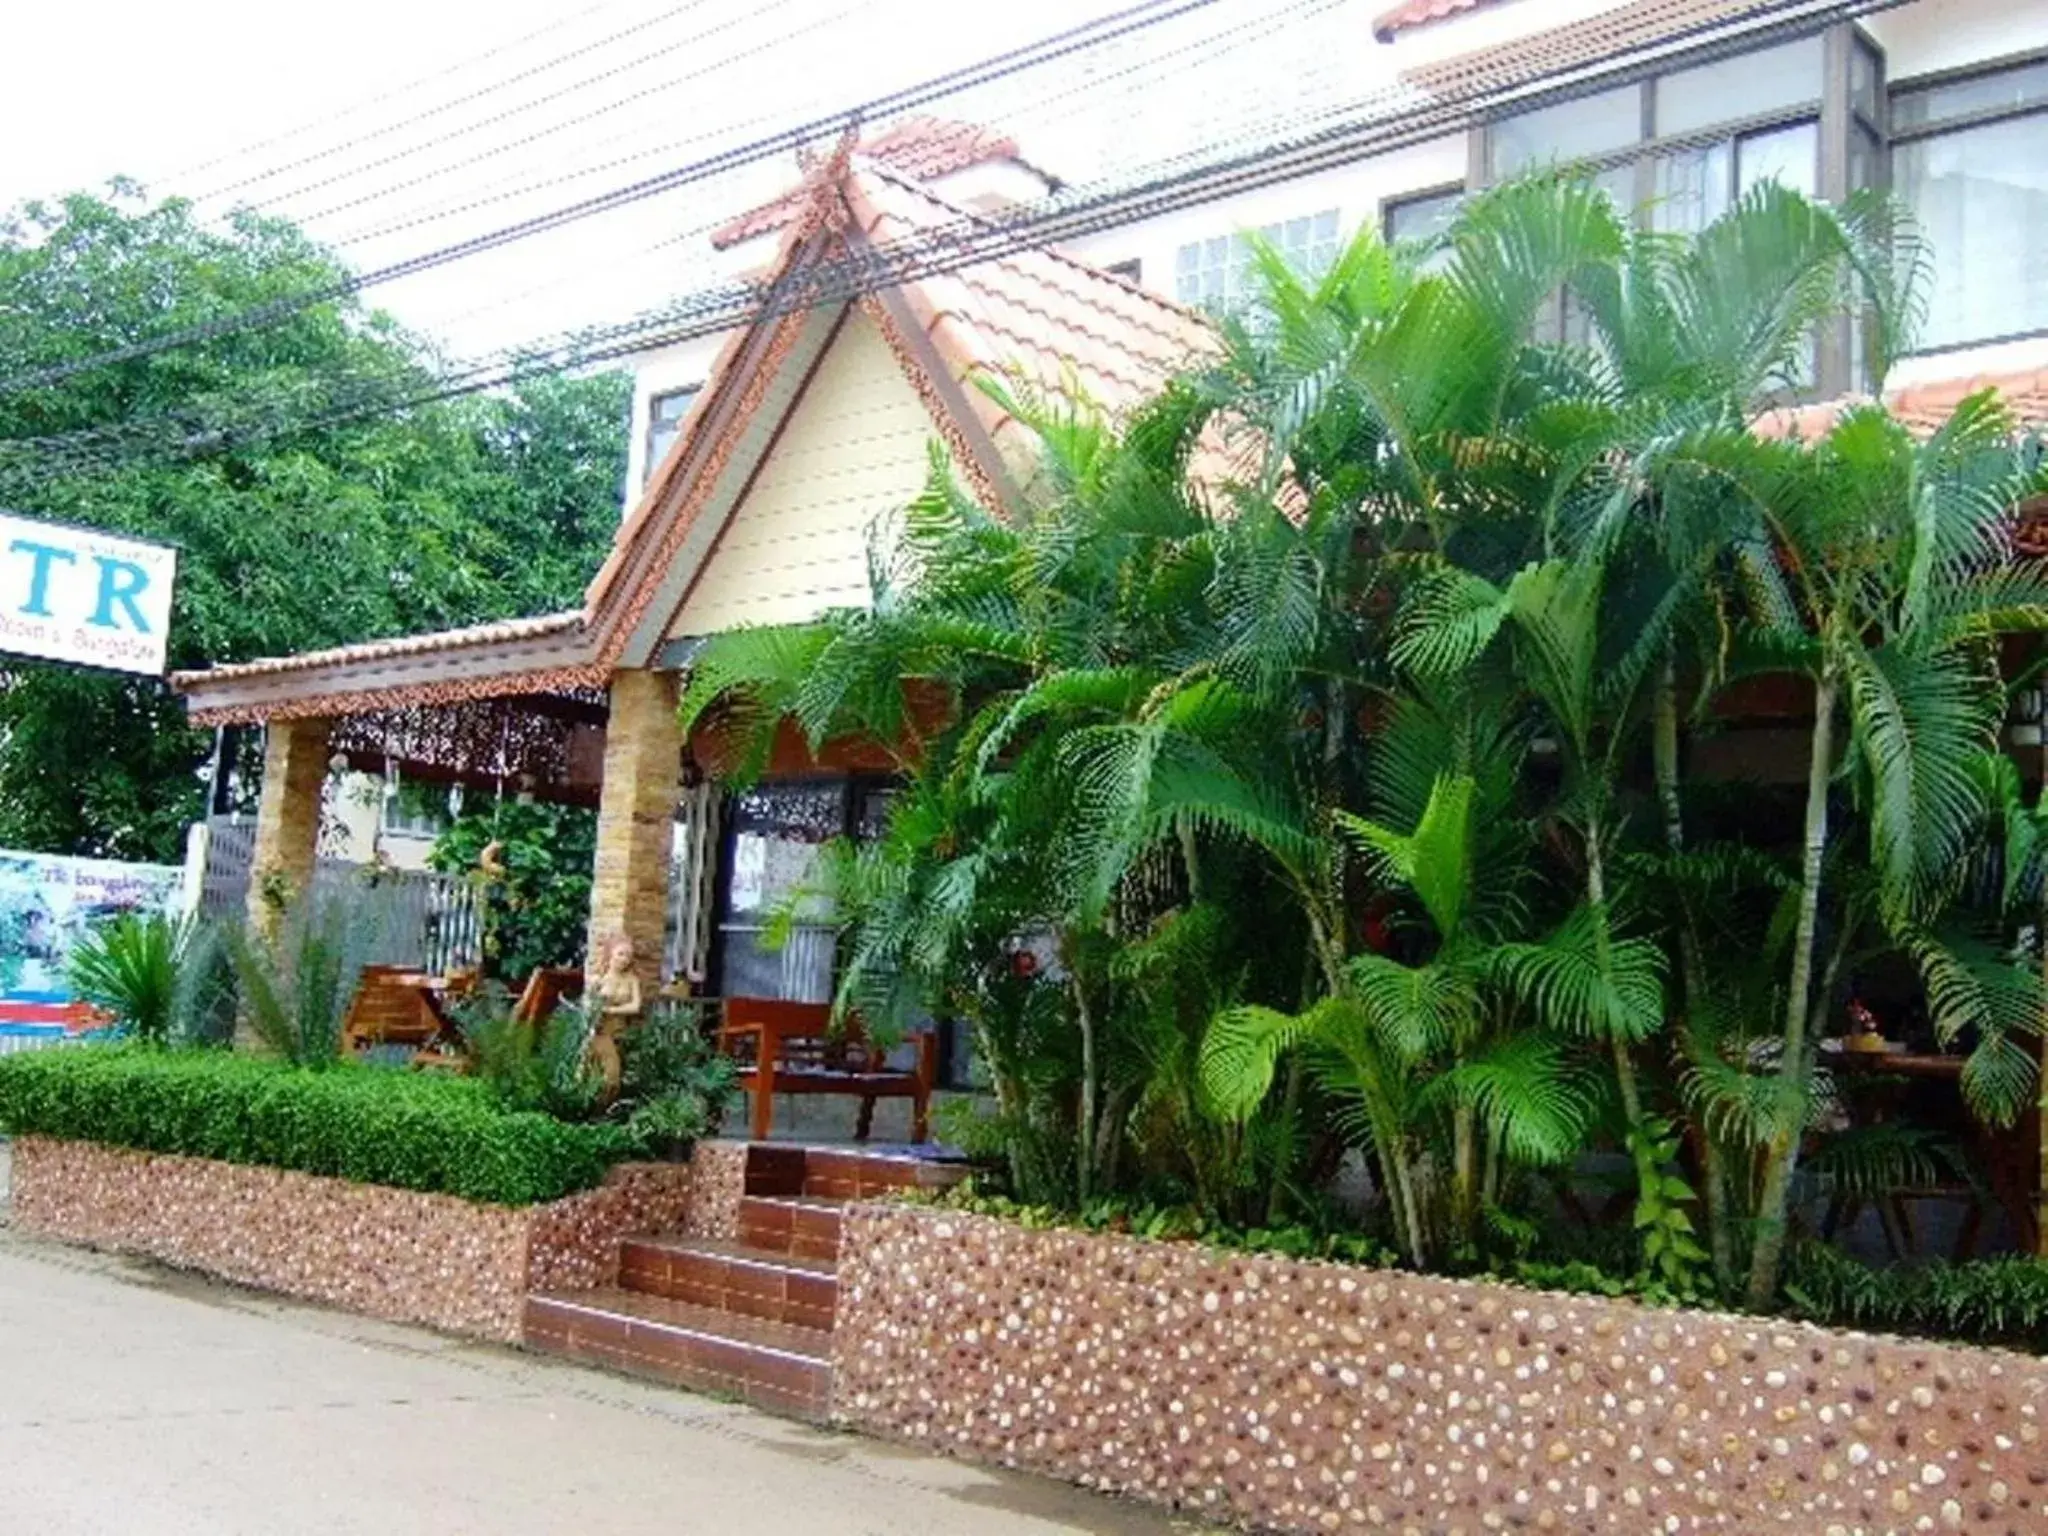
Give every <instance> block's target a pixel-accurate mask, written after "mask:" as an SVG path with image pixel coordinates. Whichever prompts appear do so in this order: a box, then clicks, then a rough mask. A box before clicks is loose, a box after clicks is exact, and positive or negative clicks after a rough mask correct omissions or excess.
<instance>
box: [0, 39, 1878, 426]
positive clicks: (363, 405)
mask: <svg viewBox="0 0 2048 1536" xmlns="http://www.w3.org/2000/svg"><path fill="white" fill-rule="evenodd" d="M1865 8H1867V5H1865V4H1861V3H1859V0H1822V3H1821V4H1819V5H1815V4H1813V3H1812V0H1786V3H1784V4H1783V5H1781V6H1779V7H1777V8H1776V9H1778V10H1782V11H1793V12H1799V11H1803V12H1805V13H1806V14H1805V15H1804V16H1803V17H1795V18H1794V20H1793V21H1792V22H1791V23H1790V25H1798V24H1800V22H1801V21H1805V22H1811V21H1813V20H1814V19H1816V18H1823V19H1824V18H1826V17H1827V16H1829V15H1831V14H1833V15H1839V14H1848V13H1853V12H1854V11H1857V10H1861V9H1865ZM1578 72H1579V71H1578V70H1577V68H1576V67H1571V68H1567V69H1564V70H1557V71H1550V72H1546V73H1541V74H1537V75H1533V76H1531V77H1529V78H1527V79H1525V80H1520V81H1517V82H1515V83H1513V84H1512V85H1511V86H1509V87H1506V88H1504V89H1505V90H1506V91H1507V92H1508V93H1510V94H1512V95H1513V96H1515V97H1517V98H1520V97H1526V96H1529V95H1534V94H1538V93H1540V92H1542V91H1543V90H1545V89H1547V88H1550V87H1552V86H1554V84H1555V83H1556V80H1557V79H1558V78H1560V77H1569V76H1573V75H1575V74H1577V73H1578ZM1499 94H1500V93H1499V92H1474V93H1471V94H1469V95H1468V96H1465V97H1460V98H1455V99H1452V98H1444V99H1439V100H1437V101H1435V102H1432V103H1428V104H1424V105H1421V106H1418V105H1416V104H1415V103H1413V102H1412V101H1411V100H1409V99H1408V98H1407V97H1406V95H1405V93H1399V92H1396V93H1391V94H1390V93H1385V92H1382V93H1378V94H1376V95H1375V96H1372V97H1368V98H1365V99H1364V101H1363V102H1360V103H1354V104H1351V105H1348V106H1346V107H1343V108H1335V109H1329V110H1326V111H1322V112H1316V113H1311V114H1308V115H1307V116H1306V117H1305V118H1303V119H1300V120H1298V123H1299V131H1297V132H1295V133H1294V134H1293V135H1292V136H1291V137H1289V138H1286V139H1281V140H1274V139H1271V138H1266V139H1261V140H1259V141H1256V142H1252V141H1249V140H1246V139H1240V140H1238V141H1236V142H1235V143H1231V144H1226V145H1222V146H1211V147H1210V148H1209V149H1208V150H1206V151H1201V152H1197V153H1195V154H1193V155H1182V156H1178V157H1174V158H1172V159H1170V160H1168V161H1165V162H1162V163H1161V164H1160V165H1159V166H1158V167H1157V168H1156V171H1155V174H1154V175H1152V176H1151V177H1150V179H1148V180H1146V181H1144V182H1142V183H1140V184H1137V185H1135V186H1133V185H1119V184H1111V185H1108V186H1098V187H1096V188H1094V189H1091V190H1089V191H1088V192H1086V193H1080V192H1078V191H1076V190H1075V189H1069V190H1068V191H1066V192H1062V193H1060V194H1057V195H1055V196H1054V197H1052V198H1048V199H1045V200H1042V201H1041V202H1039V203H1036V204H1027V205H1023V206H1021V207H1020V208H1018V209H1016V210H1014V211H1012V212H1011V213H1008V214H1004V215H982V214H968V213H964V212H963V213H962V214H961V215H960V216H959V217H958V218H956V219H954V220H953V221H952V222H950V223H949V224H947V225H944V226H939V227H935V228H933V229H929V230H926V231H922V232H920V233H919V234H918V235H917V236H915V237H912V238H910V239H908V240H904V241H899V242H897V243H896V244H895V245H893V246H891V247H886V248H870V249H869V250H867V251H864V252H862V253H861V254H859V255H858V256H855V257H849V258H846V259H844V260H841V261H838V262H835V263H828V264H821V265H819V266H816V267H813V268H809V269H806V270H805V271H804V272H803V273H800V274H798V275H797V277H796V278H795V280H793V281H790V282H786V283H783V284H780V285H777V286H770V285H768V284H765V283H763V282H759V281H753V282H739V283H731V284H726V285H720V286H716V287H713V288H710V289H706V290H700V291H699V292H698V293H695V294H692V295H689V296H687V297H686V298H685V299H683V300H681V301H678V303H676V304H674V305H671V306H668V307H667V308H665V309H663V310H661V311H658V312H655V313H653V314H651V315H647V316H642V317H638V318H636V319H634V320H630V321H626V322H622V323H620V324H617V325H613V326H609V327H598V328H592V329H589V330H586V331H583V332H580V333H577V334H575V335H573V336H570V337H565V338H561V339H559V340H557V341H556V342H554V343H552V344H544V345H542V346H539V347H536V348H533V349H528V350H525V351H523V352H519V353H505V354H501V355H500V358H499V359H498V360H495V361H485V362H481V363H479V364H477V365H476V366H474V367H472V368H470V369H468V370H465V371H463V372H460V373H457V374H454V375H451V376H448V377H446V378H444V379H442V380H439V381H437V382H436V383H435V384H434V385H433V386H432V387H431V388H428V389H425V390H423V391H420V392H417V393H414V394H410V395H404V396H401V397H399V398H396V399H392V398H389V397H386V396H381V395H380V393H379V392H378V391H370V392H366V393H365V394H364V395H362V396H361V397H360V398H359V399H357V400H356V401H353V402H344V403H343V404H341V405H340V406H338V407H337V408H336V409H334V410H332V411H330V412H328V413H327V414H325V415H322V416H318V417H314V418H311V419H307V420H301V421H296V422H294V421H288V420H273V421H271V422H269V423H261V422H259V423H255V424H252V425H251V426H248V427H229V428H223V427H220V426H218V425H217V424H203V423H201V424H195V423H193V422H192V419H191V418H190V417H183V418H176V419H172V418H156V419H154V420H153V421H151V422H132V423H115V424H111V425H110V426H108V427H105V428H97V429H86V430H84V431H83V432H80V433H75V434H63V435H59V436H57V437H55V438H44V439H15V440H13V441H12V442H4V443H0V447H4V448H12V449H15V450H17V451H18V450H23V449H29V450H40V451H47V452H50V453H52V454H54V455H67V454H68V455H69V457H70V459H71V462H72V463H73V464H74V465H85V464H90V463H101V462H110V461H109V460H107V459H106V458H105V457H104V456H96V455H93V454H92V453H91V451H90V449H87V448H86V447H85V443H86V442H87V441H89V440H108V439H110V438H112V437H115V436H118V435H120V434H124V433H126V434H129V435H133V434H134V433H135V432H136V431H137V430H149V429H151V428H156V429H165V428H168V429H170V430H174V431H177V430H187V429H188V428H189V427H193V426H195V425H196V426H203V428H204V430H203V432H202V433H201V435H200V436H198V437H196V438H192V439H188V441H187V442H186V443H184V444H183V445H178V446H180V447H181V450H182V451H188V452H192V453H195V454H196V453H202V452H216V451H226V450H227V449H230V448H233V447H236V446H240V445H241V444H243V443H246V442H251V441H258V440H261V439H263V438H265V437H269V436H278V435H289V434H295V433H301V432H306V431H315V430H320V429H322V428H324V427H327V426H332V425H338V424H342V423H344V422H346V421H349V420H355V419H360V418H361V417H364V416H367V415H373V414H379V413H382V412H387V411H396V410H403V409H408V408H412V407H414V406H418V405H422V404H427V403H430V402H432V401H436V400H444V399H450V398H455V397H458V396H461V395H467V394H475V393H479V392H481V391H484V390H489V389H494V388H502V387H504V386H505V385H507V384H511V383H517V382H520V381H522V380H523V379H525V378H530V377H533V376H535V375H537V374H541V373H547V372H559V371H563V370H564V369H567V368H571V367H578V366H588V365H589V364H592V363H595V362H601V361H608V360H611V359H614V358H616V357H620V356H626V355H630V354H632V353H636V352H641V351H645V350H648V349H650V348H652V347H656V346H664V345H671V344H674V343H677V342H681V341H686V340H692V339H697V338H700V337H703V336H707V335H714V334H718V333H720V332H724V331H729V330H732V329H734V328H735V327H736V326H738V325H741V324H745V323H754V322H758V321H759V320H760V319H762V318H765V317H769V316H773V315H778V314H783V313H788V312H789V311H790V310H792V309H794V308H801V307H811V306H815V305H817V304H820V303H827V302H837V301H839V300H843V299H848V298H851V297H858V296H860V295H862V294H865V293H869V292H873V291H875V290H876V289H878V288H883V287H889V286H894V285H897V284H900V283H903V282H907V281H913V280H917V279H920V278H924V277H930V276H938V275H942V274H943V273H946V272H951V271H955V270H958V269H960V268H962V267H966V266H971V265H976V264H979V263H983V262H988V261H994V260H1000V259H1002V258H1003V257H1005V256H1007V255H1011V254H1016V253H1020V252H1023V251H1029V250H1039V249H1042V248H1043V247H1044V246H1046V245H1047V244H1049V243H1051V242H1054V241H1059V240H1071V239H1076V238H1080V237H1083V236H1086V235H1089V234H1093V233H1097V232H1100V231H1101V230H1105V229H1109V228H1115V227H1118V226H1121V225H1124V224H1128V223H1132V222H1137V221H1141V220H1144V219H1148V218H1154V217H1158V216H1159V215H1161V214H1163V213H1169V212H1173V211H1176V210H1178V209H1181V208H1185V207H1188V206H1193V205H1196V204H1199V203H1205V202H1209V201H1212V200H1214V199H1215V198H1216V197H1217V196H1219V195H1229V194H1231V193H1235V192H1239V191H1246V190H1250V189H1253V188H1255V187H1259V186H1264V185H1269V184H1272V183H1274V182H1278V181H1284V180H1291V179H1294V178H1296V177H1298V176H1302V175H1306V174H1309V173H1311V172H1313V171H1315V170H1319V169H1324V168H1327V167H1328V166H1330V165H1333V164H1341V163H1345V162H1347V161H1350V160H1355V159H1357V158H1360V157H1362V156H1363V155H1366V154H1369V153H1375V152H1385V151H1386V150H1389V149H1393V148H1398V147H1401V146H1402V145H1405V144H1408V143H1412V142H1417V141H1420V140H1424V139H1428V138H1434V137H1440V136H1441V135H1442V134H1444V133H1445V132H1447V131H1451V130H1453V129H1455V128H1456V127H1459V126H1462V125H1463V123H1464V121H1465V119H1466V117H1467V115H1468V114H1469V112H1470V110H1471V109H1472V107H1473V106H1474V105H1476V104H1478V103H1480V102H1483V101H1487V100H1490V99H1493V98H1494V97H1496V96H1497V95H1499ZM1395 98H1398V99H1395ZM1374 106H1378V107H1382V108H1386V109H1387V110H1386V111H1384V112H1383V113H1382V114H1381V115H1380V116H1378V117H1366V118H1363V119H1360V118H1358V117H1356V116H1355V114H1356V113H1357V112H1358V111H1359V110H1361V109H1364V108H1370V107H1374ZM1333 118H1334V119H1338V121H1336V122H1335V123H1334V125H1328V123H1329V120H1330V119H1333ZM1317 123H1324V124H1326V126H1322V127H1315V126H1313V125H1315V124H1317ZM1219 148H1220V149H1223V150H1227V151H1228V153H1225V154H1222V155H1221V156H1220V157H1217V150H1218V149H1219ZM1189 162H1193V163H1189ZM889 174H890V175H892V176H895V173H889ZM895 179H898V180H902V179H903V178H901V177H900V176H896V177H895ZM906 184H911V183H906ZM911 185H914V184H911ZM920 195H926V196H929V195H930V194H922V193H921V194H920ZM939 201H943V200H942V199H941V200H939ZM1053 259H1056V260H1058V259H1064V258H1060V257H1058V256H1057V255H1054V256H1053ZM388 382H389V381H388V380H381V381H380V383H382V384H388Z"/></svg>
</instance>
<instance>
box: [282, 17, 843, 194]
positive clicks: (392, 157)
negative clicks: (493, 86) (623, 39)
mask: <svg viewBox="0 0 2048 1536" xmlns="http://www.w3.org/2000/svg"><path fill="white" fill-rule="evenodd" d="M697 3H698V4H708V3H709V0H697ZM795 3H796V0H765V3H764V4H761V5H758V6H756V7H755V8H754V9H752V10H750V11H744V12H742V13H741V14H739V15H737V16H733V17H731V18H729V19H727V20H725V21H722V22H720V23H719V24H718V25H717V26H714V27H706V28H705V29H704V30H703V31H701V32H697V33H693V34H692V35H691V36H689V37H686V38H684V39H683V40H682V41H681V42H678V43H674V44H672V45H670V46H669V47H667V48H663V49H659V50H657V51H656V52H655V53H653V54H647V55H644V56H643V57H641V58H637V59H634V60H632V61H631V62H629V63H626V64H621V65H619V66H617V67H616V68H613V69H608V70H605V71H604V72H603V73H601V74H596V75H592V76H591V77H590V78H588V79H587V80H580V81H578V82H577V83H576V84H575V85H573V86H565V87H563V88H562V89H561V90H559V91H557V92H555V93H554V94H553V95H549V96H543V97H540V98H538V99H537V100H534V101H531V102H526V103H523V104H522V105H520V106H517V107H511V108H508V109H506V110H505V111H503V112H499V113H496V114H494V115H492V116H490V117H482V118H478V119H477V120H476V121H475V122H473V123H467V124H464V125H463V126H462V127H460V128H457V129H455V130H453V131H452V132H449V133H445V134H442V135H441V136H440V137H438V138H435V139H431V140H429V141H427V142H426V143H424V144H418V145H414V146H413V147H411V148H409V149H402V150H399V151H397V152H396V153H394V154H389V155H385V156H384V157H383V158H382V159H378V160H366V161H364V162H363V163H362V164H361V165H358V166H354V167H351V168H350V169H349V170H346V171H338V172H336V173H335V174H334V175H332V176H325V177H322V178H321V179H320V180H318V181H309V182H307V183H305V184H304V185H303V186H297V187H293V188H291V189H290V190H289V191H286V192H280V193H277V194H275V195H274V196H273V197H272V198H271V199H270V202H269V204H268V206H270V207H272V208H276V207H278V206H279V205H281V204H283V203H286V202H289V201H290V200H291V199H292V198H295V197H303V196H305V195H306V194H307V193H308V192H318V191H320V190H321V189H322V188H323V187H332V186H336V185H339V184H340V183H342V182H346V181H354V180H355V179H356V178H357V177H359V176H363V175H366V174H368V173H369V172H371V171H377V170H382V169H383V168H384V167H386V166H389V165H396V164H398V163H399V162H400V161H402V160H410V159H411V158H412V157H413V156H414V155H417V154H420V153H422V152H423V151H425V150H429V149H434V148H437V147H439V146H440V145H443V144H450V143H453V142H454V141H455V140H457V139H462V138H467V137H468V136H469V135H471V134H473V133H476V132H479V131H481V130H482V129H485V128H490V127H493V126H495V125H497V124H499V123H504V122H509V121H511V120H512V119H513V118H516V117H520V116H523V115H524V114H525V113H526V112H528V111H530V110H531V109H532V108H534V107H538V106H545V105H546V104H547V103H548V102H551V101H556V100H559V99H560V98H562V97H564V96H568V95H572V94H574V93H575V92H577V91H580V90H583V89H585V88H586V87H588V86H592V85H598V84H602V83H603V82H605V81H608V80H612V79H616V78H617V77H618V76H620V75H624V74H629V73H631V72H632V71H633V70H636V69H639V68H640V67H641V66H642V65H643V64H646V63H648V62H649V61H651V60H652V59H654V58H657V57H660V56H662V55H665V54H669V53H674V52H676V51H678V50H679V49H683V48H687V47H692V46H694V45H695V44H698V43H701V42H703V41H704V40H706V39H707V38H712V37H717V36H718V35H720V34H721V33H725V32H730V31H732V30H733V29H734V28H736V27H743V26H747V25H748V24H750V23H752V22H754V21H757V20H759V19H760V18H762V17H764V16H768V15H771V14H772V13H774V12H776V11H779V10H782V9H783V8H784V7H786V6H789V5H793V4H795ZM846 14H847V12H846V11H835V12H833V13H831V14H829V15H827V16H824V17H821V18H819V19H818V20H816V21H812V22H809V23H807V24H805V25H804V26H802V27H798V28H796V29H795V30H793V31H790V32H781V33H774V34H771V35H770V36H768V37H767V38H764V39H763V40H762V41H760V42H758V43H756V44H754V45H753V46H752V47H750V48H745V49H742V50H741V51H739V52H738V53H735V54H732V55H729V56H728V57H726V58H721V59H714V60H712V61H711V62H710V63H709V64H703V65H699V66H698V67H697V68H695V69H692V70H690V71H688V72H687V73H685V74H681V75H678V76H676V77H675V78H674V79H672V80H664V81H662V82H661V83H660V84H659V85H650V86H646V87H644V88H642V89H640V90H637V91H629V92H627V93H626V94H625V95H623V96H618V97H614V98H613V99H611V100H610V101H607V102H606V103H605V104H604V105H603V106H601V107H594V108H592V109H591V110H590V111H588V112H585V113H581V114H579V115H578V116H576V117H571V118H565V119H564V120H563V121H561V122H559V123H555V124H552V125H550V126H549V127H546V128H542V129H539V130H537V131H536V132H533V133H529V134H527V135H525V136H524V137H523V138H517V139H509V140H506V141H504V142H503V143H500V144H496V145H493V146H492V147H491V148H489V149H487V150H484V151H482V152H480V153H478V154H476V155H473V156H470V157H469V158H468V159H467V160H461V161H457V162H455V164H454V165H452V166H447V167H443V168H442V169H441V170H440V171H439V172H436V173H435V174H439V175H446V174H447V173H448V171H450V170H460V169H463V168H464V167H466V166H468V165H473V164H481V163H482V162H483V161H485V160H489V159H492V158H494V157H496V156H498V155H502V154H508V153H510V152H511V151H512V150H515V149H524V148H526V147H527V146H529V145H532V144H538V143H539V142H540V141H541V140H543V139H547V138H552V137H553V136H554V135H556V134H558V133H562V132H565V131H567V130H568V129H570V128H575V127H580V126H581V125H582V124H584V123H588V122H595V121H596V120H597V119H598V118H600V117H608V116H610V115H611V114H612V113H614V112H618V111H622V110H624V109H625V108H626V107H629V106H631V105H633V103H635V102H636V101H645V100H646V99H648V98H649V97H651V96H659V95H661V94H662V93H663V92H665V91H672V90H674V89H676V87H678V86H680V85H686V84H688V83H689V82H690V81H692V80H701V79H702V78H703V77H704V76H706V75H708V74H712V73H715V72H716V71H718V70H720V69H724V68H726V67H727V66H729V65H731V64H736V63H738V62H739V61H740V60H741V59H747V58H752V57H754V56H755V55H756V54H760V53H765V52H766V51H767V50H768V49H770V48H773V47H778V46H780V45H781V44H783V43H785V42H787V41H788V40H789V39H790V38H792V37H801V36H803V35H805V34H806V33H809V32H814V31H816V30H818V29H819V28H820V27H822V26H826V25H829V24H831V23H833V22H836V21H839V20H841V19H843V18H844V16H845V15H846ZM405 185H418V182H417V181H415V182H411V183H406V184H405ZM381 195H382V194H381V193H371V194H366V195H365V196H364V197H362V198H358V199H357V200H355V201H353V202H348V203H343V204H341V205H340V207H342V208H354V207H359V206H360V205H361V204H362V203H363V202H365V201H369V200H371V199H373V198H375V197H377V196H381Z"/></svg>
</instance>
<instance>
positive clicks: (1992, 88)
mask: <svg viewBox="0 0 2048 1536" xmlns="http://www.w3.org/2000/svg"><path fill="white" fill-rule="evenodd" d="M2038 106H2048V59H2042V60H2040V61H2039V62H2038V63H2033V64H2022V65H2020V66H2019V67H2018V68H2017V69H2001V70H1999V71H1997V72H1996V73H1994V74H1988V75H1976V76H1973V77H1972V78H1970V79H1967V80H1952V81H1950V82H1948V83H1947V84H1946V85H1929V86H1922V87H1920V88H1918V89H1915V90H1903V91H1897V92H1895V93H1893V96H1892V130H1893V131H1894V132H1903V131H1905V130H1906V129H1909V128H1926V127H1930V126H1932V125H1933V124H1936V123H1946V122H1953V121H1955V120H1956V119H1958V118H1965V117H1974V116H1976V115H1977V114H1978V113H1980V112H1998V111H2004V110H2007V109H2012V108H2025V107H2038Z"/></svg>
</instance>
